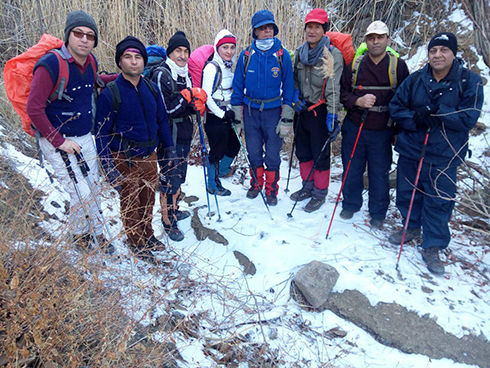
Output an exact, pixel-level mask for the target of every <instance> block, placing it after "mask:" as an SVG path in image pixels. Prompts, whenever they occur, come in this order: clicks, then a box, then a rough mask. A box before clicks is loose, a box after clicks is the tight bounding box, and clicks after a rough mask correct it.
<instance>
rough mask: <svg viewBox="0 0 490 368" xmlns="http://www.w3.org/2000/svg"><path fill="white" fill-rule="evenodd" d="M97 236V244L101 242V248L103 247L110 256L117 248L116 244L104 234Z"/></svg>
mask: <svg viewBox="0 0 490 368" xmlns="http://www.w3.org/2000/svg"><path fill="white" fill-rule="evenodd" d="M95 238H96V239H97V244H99V248H100V249H102V250H103V251H104V253H105V254H108V255H110V256H112V255H113V254H114V252H115V251H116V249H115V248H114V245H112V243H109V241H108V240H107V239H106V237H105V236H104V234H99V235H96V236H95Z"/></svg>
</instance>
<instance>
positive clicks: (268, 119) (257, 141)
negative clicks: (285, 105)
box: [243, 106, 282, 171]
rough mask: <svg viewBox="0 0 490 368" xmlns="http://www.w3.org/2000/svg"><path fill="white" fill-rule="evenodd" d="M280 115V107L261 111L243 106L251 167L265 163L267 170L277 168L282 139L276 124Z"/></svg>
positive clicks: (279, 162) (279, 161)
mask: <svg viewBox="0 0 490 368" xmlns="http://www.w3.org/2000/svg"><path fill="white" fill-rule="evenodd" d="M280 117H281V108H280V107H276V108H273V109H268V110H263V111H259V110H258V109H252V108H251V109H249V108H248V107H246V106H245V107H244V109H243V126H244V130H245V142H246V143H247V151H248V158H249V160H250V163H251V165H252V167H261V166H264V163H265V165H266V166H267V170H270V171H274V170H279V166H280V165H281V157H280V155H279V153H280V151H281V148H282V139H281V138H279V135H278V134H277V133H276V126H277V123H278V122H279V119H280ZM264 146H265V152H264Z"/></svg>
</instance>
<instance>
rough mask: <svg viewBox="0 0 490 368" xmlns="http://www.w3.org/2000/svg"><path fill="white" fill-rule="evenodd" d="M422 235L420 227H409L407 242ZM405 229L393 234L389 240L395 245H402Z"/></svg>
mask: <svg viewBox="0 0 490 368" xmlns="http://www.w3.org/2000/svg"><path fill="white" fill-rule="evenodd" d="M419 236H420V229H407V234H406V235H405V241H404V242H405V243H408V242H409V241H411V240H413V239H415V238H417V237H419ZM402 237H403V229H401V230H399V231H397V232H396V233H393V234H391V235H390V236H389V237H388V241H389V242H390V243H391V244H394V245H400V244H401V243H402Z"/></svg>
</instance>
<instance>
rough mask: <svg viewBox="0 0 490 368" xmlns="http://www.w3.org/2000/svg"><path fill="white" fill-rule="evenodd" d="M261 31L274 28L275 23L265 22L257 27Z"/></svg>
mask: <svg viewBox="0 0 490 368" xmlns="http://www.w3.org/2000/svg"><path fill="white" fill-rule="evenodd" d="M257 29H258V30H259V31H265V30H267V29H274V25H273V24H264V25H263V26H260V27H257Z"/></svg>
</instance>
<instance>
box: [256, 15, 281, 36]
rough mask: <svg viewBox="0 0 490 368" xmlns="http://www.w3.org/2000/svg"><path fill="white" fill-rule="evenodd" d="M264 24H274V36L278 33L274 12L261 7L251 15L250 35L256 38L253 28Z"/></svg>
mask: <svg viewBox="0 0 490 368" xmlns="http://www.w3.org/2000/svg"><path fill="white" fill-rule="evenodd" d="M266 24H273V25H274V36H275V35H277V34H278V33H279V28H277V25H276V21H275V20H274V14H272V12H271V11H270V10H266V9H262V10H259V11H258V12H257V13H255V14H254V15H253V16H252V37H253V38H257V36H256V35H255V28H259V27H260V26H263V25H266Z"/></svg>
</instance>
